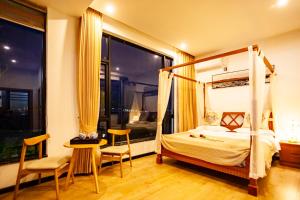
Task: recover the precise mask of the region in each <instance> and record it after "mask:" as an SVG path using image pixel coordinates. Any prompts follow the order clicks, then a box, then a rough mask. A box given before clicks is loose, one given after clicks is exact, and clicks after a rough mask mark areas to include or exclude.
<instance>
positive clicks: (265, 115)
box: [242, 110, 271, 130]
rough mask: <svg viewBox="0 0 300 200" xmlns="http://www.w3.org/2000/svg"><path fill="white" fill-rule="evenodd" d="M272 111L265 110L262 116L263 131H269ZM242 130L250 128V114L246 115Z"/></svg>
mask: <svg viewBox="0 0 300 200" xmlns="http://www.w3.org/2000/svg"><path fill="white" fill-rule="evenodd" d="M270 113H271V111H270V110H265V111H264V112H263V115H262V121H261V129H266V130H268V129H269V117H270ZM242 128H250V113H245V116H244V122H243V125H242Z"/></svg>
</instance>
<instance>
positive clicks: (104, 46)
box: [101, 36, 108, 60]
mask: <svg viewBox="0 0 300 200" xmlns="http://www.w3.org/2000/svg"><path fill="white" fill-rule="evenodd" d="M101 45H102V48H101V58H102V60H108V37H107V36H102V43H101Z"/></svg>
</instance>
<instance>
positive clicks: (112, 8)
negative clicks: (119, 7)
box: [105, 4, 116, 14]
mask: <svg viewBox="0 0 300 200" xmlns="http://www.w3.org/2000/svg"><path fill="white" fill-rule="evenodd" d="M105 10H106V12H107V13H108V14H114V13H115V10H116V9H115V6H113V5H112V4H108V5H106V7H105Z"/></svg>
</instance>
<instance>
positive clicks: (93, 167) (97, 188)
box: [91, 148, 99, 194]
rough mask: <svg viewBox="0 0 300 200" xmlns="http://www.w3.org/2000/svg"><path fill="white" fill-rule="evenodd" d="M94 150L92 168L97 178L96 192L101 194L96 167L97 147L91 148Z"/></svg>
mask: <svg viewBox="0 0 300 200" xmlns="http://www.w3.org/2000/svg"><path fill="white" fill-rule="evenodd" d="M91 151H92V160H91V162H92V169H93V174H94V178H95V186H96V192H97V194H99V184H98V175H97V168H96V155H95V154H96V148H91Z"/></svg>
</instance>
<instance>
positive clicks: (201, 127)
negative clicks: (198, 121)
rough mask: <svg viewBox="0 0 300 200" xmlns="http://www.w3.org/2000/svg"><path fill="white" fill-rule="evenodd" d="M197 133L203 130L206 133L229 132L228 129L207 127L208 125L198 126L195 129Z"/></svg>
mask: <svg viewBox="0 0 300 200" xmlns="http://www.w3.org/2000/svg"><path fill="white" fill-rule="evenodd" d="M196 130H198V131H203V130H208V131H230V130H229V129H228V128H226V127H224V126H209V125H204V126H198V127H197V128H196Z"/></svg>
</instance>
